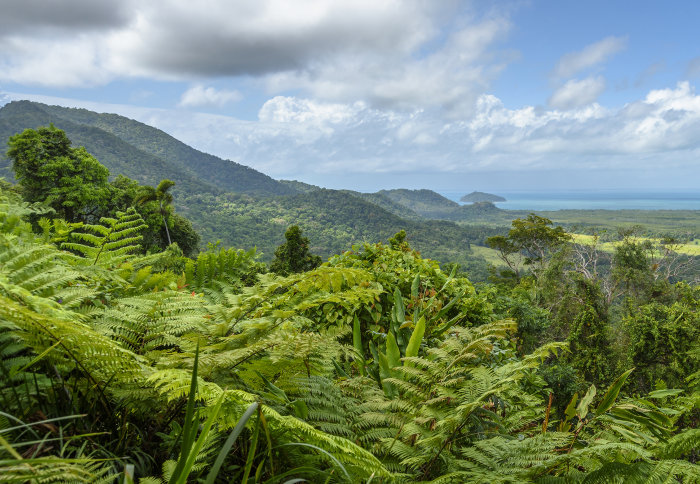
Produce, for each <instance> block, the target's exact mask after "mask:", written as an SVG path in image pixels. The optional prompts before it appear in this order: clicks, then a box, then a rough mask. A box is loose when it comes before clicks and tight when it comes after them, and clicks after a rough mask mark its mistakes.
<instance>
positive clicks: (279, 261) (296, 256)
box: [270, 225, 322, 276]
mask: <svg viewBox="0 0 700 484" xmlns="http://www.w3.org/2000/svg"><path fill="white" fill-rule="evenodd" d="M284 238H285V239H286V240H285V242H284V243H283V244H282V245H280V246H279V247H277V250H275V258H274V259H273V261H272V263H271V264H270V270H271V271H272V272H275V273H277V274H280V275H282V276H288V275H289V274H295V273H299V272H306V271H310V270H313V269H316V268H317V267H318V266H320V265H321V262H322V261H321V258H320V257H319V256H317V255H314V254H312V253H311V252H310V251H309V239H308V238H306V237H303V236H302V235H301V229H300V228H299V226H298V225H292V226H291V227H289V228H288V229H287V231H286V232H285V233H284Z"/></svg>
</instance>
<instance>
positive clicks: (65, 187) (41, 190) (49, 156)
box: [7, 125, 109, 222]
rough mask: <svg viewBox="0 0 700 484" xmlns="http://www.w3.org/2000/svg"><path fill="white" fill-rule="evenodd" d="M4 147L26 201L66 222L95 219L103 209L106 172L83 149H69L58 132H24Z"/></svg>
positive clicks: (106, 195)
mask: <svg viewBox="0 0 700 484" xmlns="http://www.w3.org/2000/svg"><path fill="white" fill-rule="evenodd" d="M8 145H9V149H8V150H7V156H8V157H9V158H10V159H11V160H12V168H13V170H14V172H15V176H16V178H17V181H18V182H19V184H20V187H21V188H22V193H23V196H24V198H25V199H26V200H27V201H30V202H42V203H45V204H47V205H49V206H50V207H51V208H53V209H54V210H56V213H57V214H58V216H60V217H62V218H65V219H66V220H67V221H69V222H79V221H85V220H90V219H91V218H92V219H95V217H96V216H97V215H98V214H99V212H100V210H101V209H103V208H104V206H105V205H106V203H107V200H108V199H109V197H108V188H107V183H108V176H109V171H108V170H107V168H105V167H104V166H103V165H101V164H100V162H99V161H97V159H96V158H95V157H93V156H92V155H90V154H89V153H88V152H87V151H86V150H85V148H82V147H80V148H72V147H71V141H70V140H69V139H68V137H67V136H66V134H65V133H64V132H63V131H62V130H60V129H57V128H56V127H54V126H53V125H50V126H46V127H41V128H38V129H36V130H34V129H27V130H25V131H23V132H22V133H19V134H16V135H15V136H12V137H11V138H10V140H9V142H8ZM97 218H99V217H97Z"/></svg>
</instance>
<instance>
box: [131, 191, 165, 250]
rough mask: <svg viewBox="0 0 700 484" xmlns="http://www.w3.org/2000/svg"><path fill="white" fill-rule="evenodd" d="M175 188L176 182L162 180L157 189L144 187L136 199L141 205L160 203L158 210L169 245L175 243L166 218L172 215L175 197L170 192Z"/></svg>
mask: <svg viewBox="0 0 700 484" xmlns="http://www.w3.org/2000/svg"><path fill="white" fill-rule="evenodd" d="M174 186H175V182H174V181H172V180H168V179H165V180H162V181H161V182H160V183H159V184H158V186H157V187H155V188H153V187H151V186H145V187H143V188H142V192H141V194H140V195H139V196H138V197H137V198H136V203H137V204H139V205H143V204H144V203H148V202H158V207H159V209H158V210H159V212H160V215H161V217H163V225H164V226H165V234H166V235H167V236H168V245H171V244H172V243H173V242H172V240H170V231H169V230H168V222H167V219H166V217H167V215H168V214H169V213H170V209H171V207H172V204H173V195H172V193H170V191H169V190H170V189H171V188H172V187H174Z"/></svg>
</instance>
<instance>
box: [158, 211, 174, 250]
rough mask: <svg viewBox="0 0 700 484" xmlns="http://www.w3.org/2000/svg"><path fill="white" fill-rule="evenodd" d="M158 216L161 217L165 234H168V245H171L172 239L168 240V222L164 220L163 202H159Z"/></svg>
mask: <svg viewBox="0 0 700 484" xmlns="http://www.w3.org/2000/svg"><path fill="white" fill-rule="evenodd" d="M160 216H161V217H163V225H164V226H165V235H167V236H168V245H172V244H173V241H172V240H170V230H168V222H167V221H166V220H165V213H164V212H163V202H160Z"/></svg>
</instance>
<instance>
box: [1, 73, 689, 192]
mask: <svg viewBox="0 0 700 484" xmlns="http://www.w3.org/2000/svg"><path fill="white" fill-rule="evenodd" d="M10 96H11V97H12V98H13V99H17V98H20V97H25V96H20V95H17V94H11V95H10ZM0 97H1V96H0ZM35 98H37V100H39V101H42V102H47V103H51V104H63V105H66V104H67V105H73V106H81V107H86V108H88V109H93V110H98V111H102V112H105V111H107V112H119V113H122V114H124V115H127V116H129V117H133V118H136V119H138V120H139V121H142V122H144V123H147V124H151V125H154V126H157V127H159V128H161V129H163V130H165V131H166V132H168V133H169V134H171V135H173V136H175V137H176V138H178V139H180V140H182V141H184V142H186V143H188V144H190V145H192V146H194V147H196V148H198V149H200V150H203V151H206V152H210V153H213V154H216V155H218V156H221V157H223V158H229V159H232V160H234V161H238V162H240V163H243V164H246V165H249V166H252V167H253V168H255V169H258V170H261V171H263V172H265V173H267V174H269V175H271V176H273V177H276V178H296V179H306V180H316V181H318V182H320V181H321V179H322V177H323V179H332V178H333V177H335V179H336V180H339V182H338V183H339V184H340V185H341V186H343V185H342V182H343V180H346V182H347V180H350V179H351V177H353V176H354V177H355V178H353V179H355V180H362V179H367V180H374V181H373V183H375V182H376V183H379V182H378V181H376V180H379V179H380V178H381V177H384V178H383V180H388V181H390V180H392V179H395V180H398V179H400V178H397V177H400V176H401V174H402V173H403V174H412V175H411V176H413V177H414V178H415V179H416V180H418V181H417V182H416V184H417V185H420V181H421V180H428V179H431V180H436V179H438V178H439V179H441V180H445V181H444V183H445V185H447V184H449V183H457V180H459V179H468V178H469V177H472V176H477V175H478V174H479V173H484V172H491V173H514V172H515V173H524V172H526V171H527V172H530V173H534V172H536V171H537V170H540V171H547V172H552V173H555V172H556V173H574V172H576V173H579V174H580V173H583V174H584V175H585V174H587V175H586V176H588V177H589V180H588V181H589V182H591V183H593V182H596V180H598V181H600V180H606V182H610V183H619V184H625V183H632V182H630V181H629V180H632V179H633V177H634V176H639V177H645V178H644V179H646V180H656V179H659V180H661V179H664V177H666V179H671V178H672V177H675V179H676V180H679V179H680V180H692V179H693V177H697V176H700V169H699V165H698V162H697V160H698V156H700V139H699V138H698V136H697V133H698V132H700V95H698V94H696V93H695V90H694V88H693V87H692V86H691V85H690V84H689V83H688V82H683V83H679V84H678V85H676V86H675V87H672V88H667V89H659V90H653V91H649V92H648V93H647V95H646V96H645V97H644V98H642V99H639V100H637V101H635V102H632V103H629V104H627V105H625V106H623V107H622V108H619V109H606V108H603V107H601V106H600V105H598V104H596V103H592V104H588V105H585V106H580V107H575V108H571V109H567V110H562V109H554V108H550V109H543V108H538V107H534V106H525V107H522V108H518V109H509V108H507V107H506V106H504V104H503V102H502V101H501V100H500V99H498V98H497V97H495V96H493V95H488V94H485V95H481V96H479V97H478V99H477V101H476V102H475V104H474V106H473V107H472V109H473V111H474V116H473V117H471V118H470V119H467V120H460V121H449V122H445V121H444V120H443V119H442V117H440V116H438V115H436V113H435V112H431V111H425V110H414V111H410V112H408V111H390V110H380V109H376V108H373V107H371V106H370V105H367V104H365V103H359V102H358V103H351V104H348V103H333V102H321V101H318V100H311V99H305V98H298V97H292V96H286V97H281V96H280V97H275V98H272V99H270V100H269V101H268V102H267V103H265V105H264V106H263V108H262V109H261V110H260V113H259V117H258V120H256V121H242V120H239V119H235V118H232V117H229V116H222V115H213V114H203V113H196V112H184V111H182V110H154V109H143V108H133V107H130V106H115V105H108V106H106V105H97V104H95V103H76V102H75V101H70V100H60V99H51V98H40V97H35ZM576 170H578V171H576ZM610 170H618V173H626V175H625V176H627V177H628V178H620V179H619V180H617V179H616V180H608V178H609V176H610V175H609V173H610ZM353 174H355V175H353ZM382 174H385V175H382ZM389 174H393V175H389ZM462 174H464V175H462ZM392 176H395V178H391V177H392ZM406 176H408V175H406ZM460 177H461V178H460ZM572 177H573V175H570V176H569V178H570V179H571V183H576V182H577V181H578V179H574V178H575V177H573V178H572ZM383 183H384V182H383ZM345 186H346V187H348V188H352V187H353V185H352V184H351V183H350V182H347V184H346V185H345ZM384 186H386V183H385V184H384ZM423 186H426V184H423ZM443 186H444V185H443Z"/></svg>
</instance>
